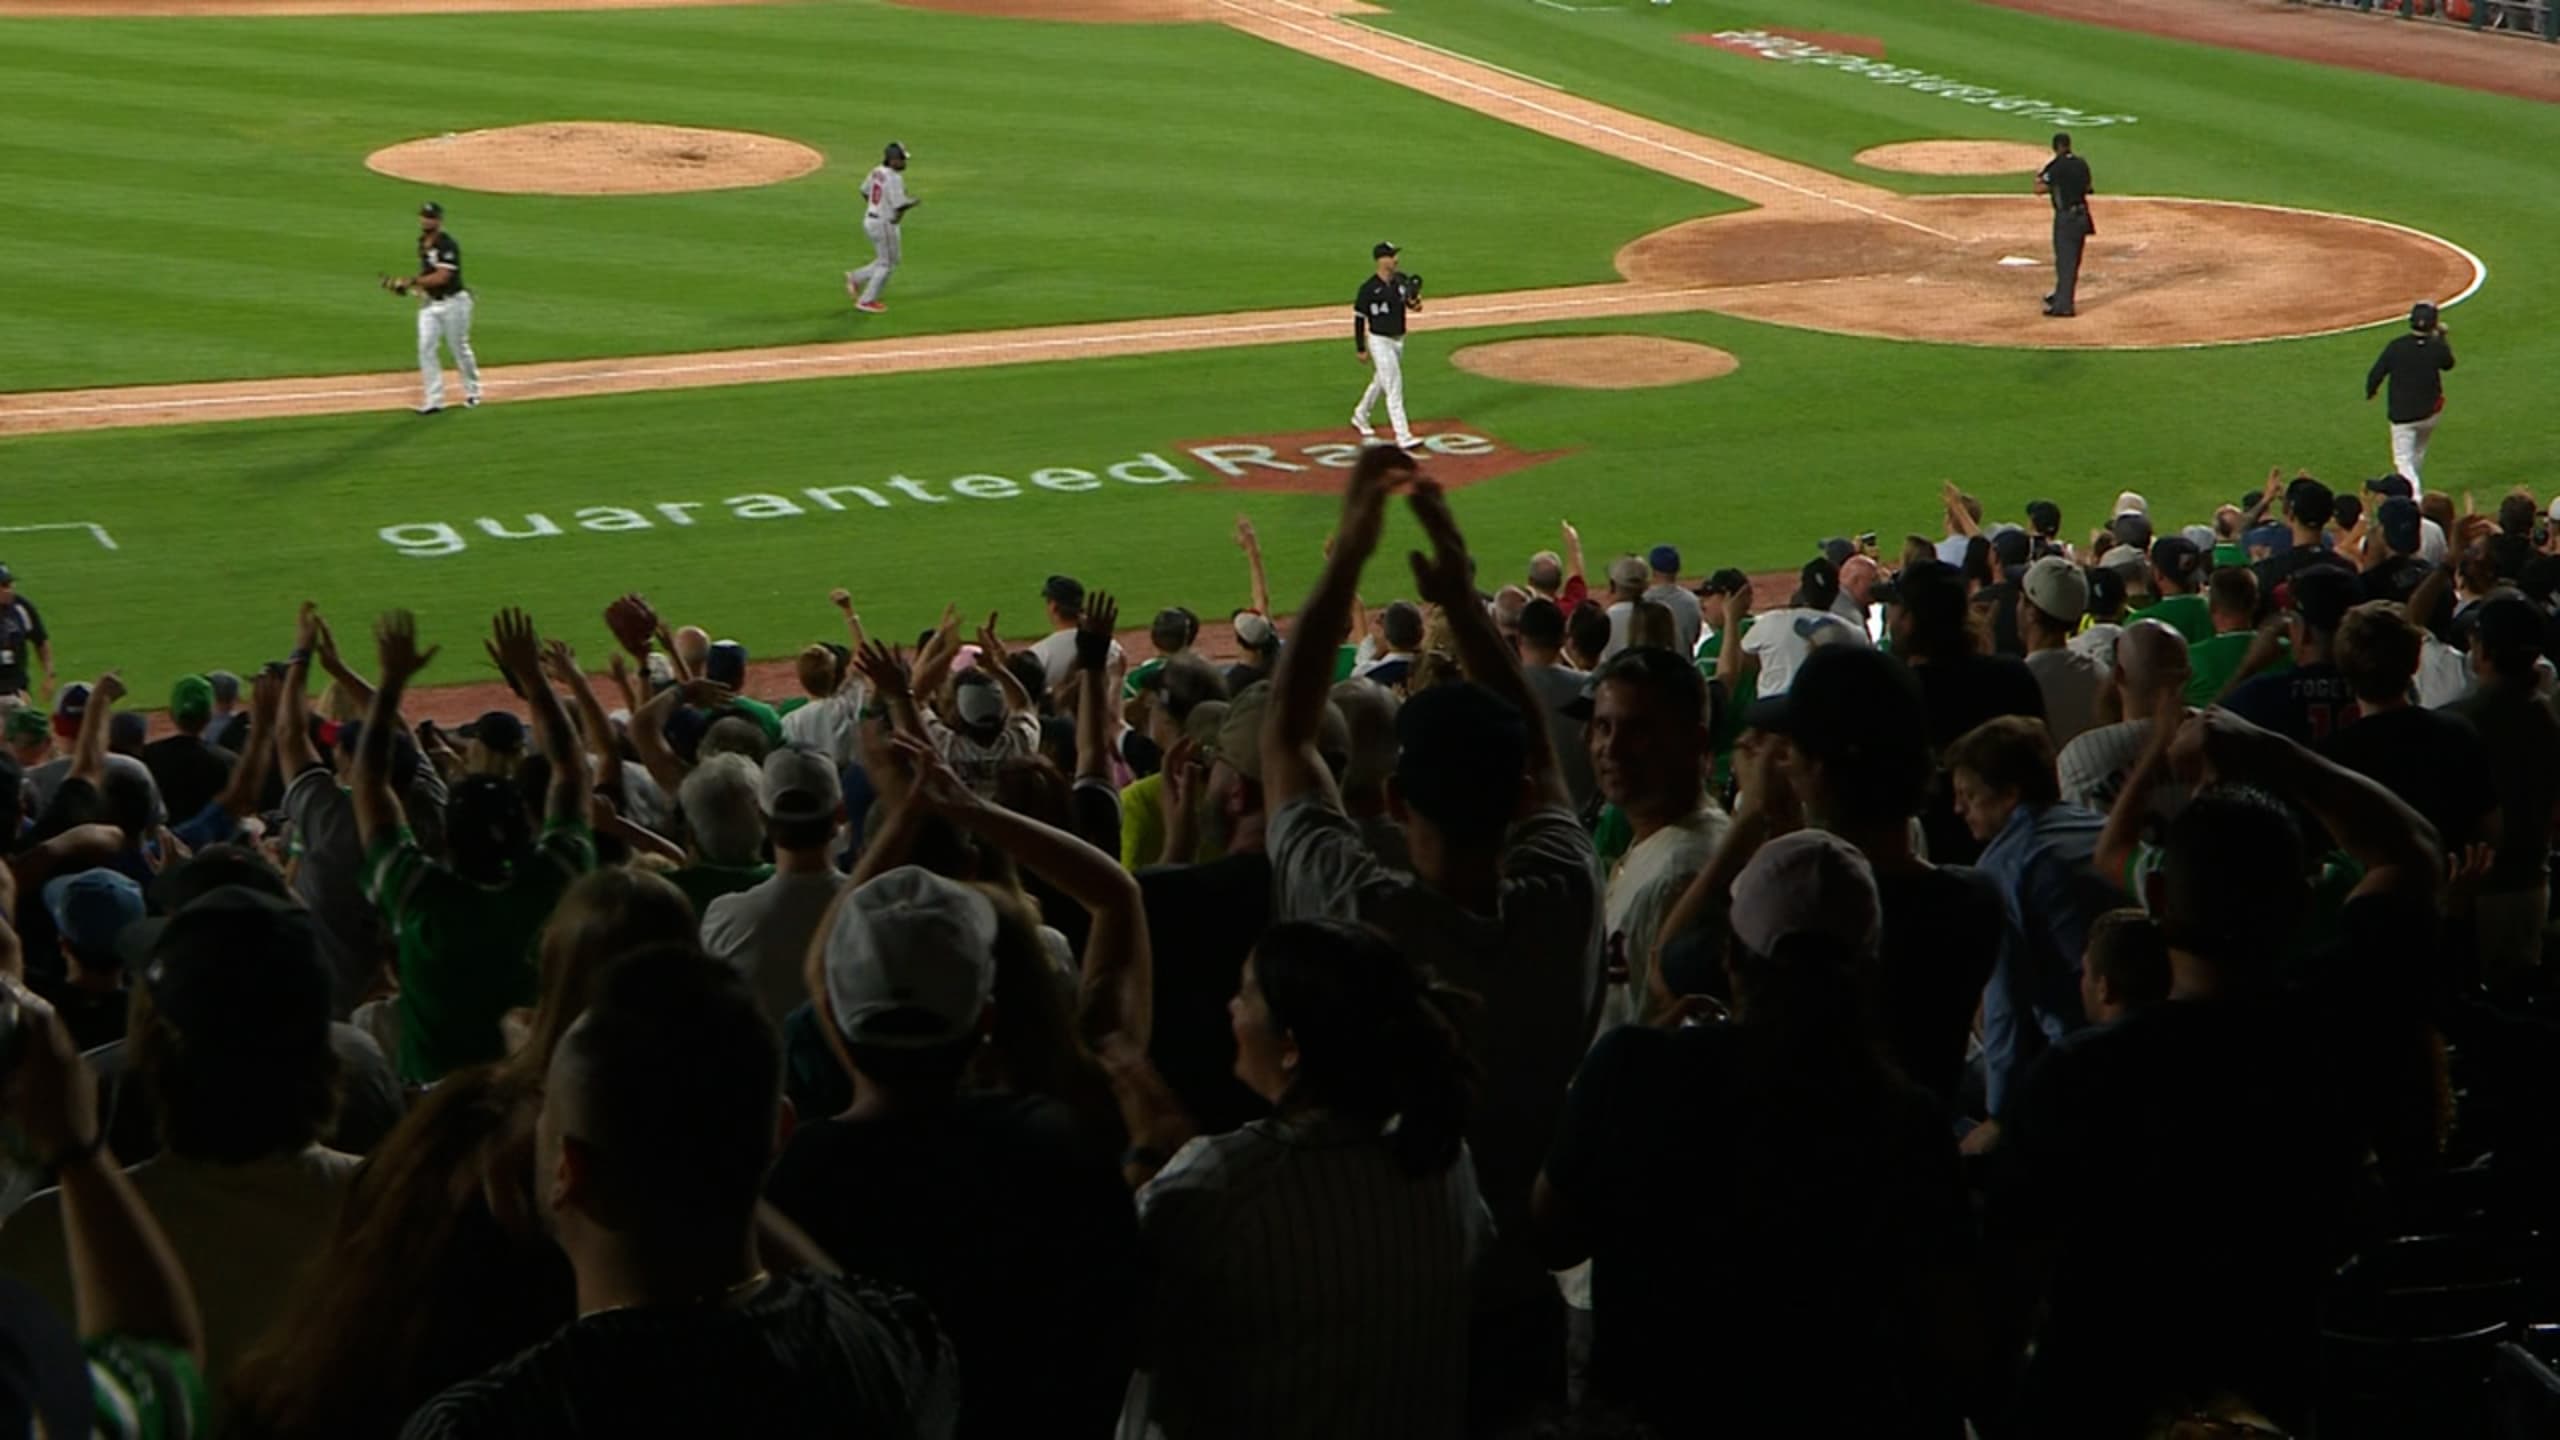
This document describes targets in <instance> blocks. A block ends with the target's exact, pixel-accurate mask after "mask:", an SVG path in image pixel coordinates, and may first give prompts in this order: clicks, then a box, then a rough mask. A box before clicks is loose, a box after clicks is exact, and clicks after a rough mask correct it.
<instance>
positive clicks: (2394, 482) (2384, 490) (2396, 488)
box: [2364, 475, 2418, 500]
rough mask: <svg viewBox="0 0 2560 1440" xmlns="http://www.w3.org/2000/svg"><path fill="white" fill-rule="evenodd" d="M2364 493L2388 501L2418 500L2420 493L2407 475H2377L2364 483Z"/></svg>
mask: <svg viewBox="0 0 2560 1440" xmlns="http://www.w3.org/2000/svg"><path fill="white" fill-rule="evenodd" d="M2364 493H2366V494H2367V495H2379V496H2382V497H2383V498H2384V499H2386V500H2412V499H2415V498H2417V493H2418V492H2417V488H2416V487H2415V486H2413V485H2411V484H2410V483H2409V477H2408V476H2406V475H2376V476H2374V477H2373V478H2372V479H2370V480H2367V481H2366V482H2364Z"/></svg>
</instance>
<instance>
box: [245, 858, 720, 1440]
mask: <svg viewBox="0 0 2560 1440" xmlns="http://www.w3.org/2000/svg"><path fill="white" fill-rule="evenodd" d="M698 923H699V922H698V921H697V920H696V919H695V916H694V911H693V906H692V904H691V902H689V901H687V900H686V899H685V898H684V895H683V894H682V893H681V892H680V891H678V890H677V889H676V888H675V886H673V885H672V884H669V883H668V882H667V881H666V880H664V879H661V878H659V877H658V876H655V875H650V874H647V873H644V872H641V871H637V870H628V869H616V870H598V871H595V872H594V873H592V874H589V875H586V876H584V877H582V878H581V879H579V880H578V882H577V883H576V884H574V885H572V886H570V887H569V889H568V891H567V892H566V893H565V894H563V895H562V896H561V897H560V904H559V907H558V908H557V909H555V910H554V911H553V912H552V915H551V919H550V922H549V923H548V924H546V925H545V926H544V927H543V931H542V941H541V945H540V954H541V967H542V991H541V997H542V998H541V1001H540V1003H539V1004H537V1005H536V1006H535V1007H534V1010H533V1013H532V1016H531V1018H530V1020H529V1021H528V1022H527V1023H526V1025H525V1027H524V1034H525V1040H524V1043H523V1045H522V1046H521V1047H520V1048H518V1049H517V1050H516V1052H515V1053H514V1054H513V1055H511V1056H509V1057H508V1058H507V1059H505V1060H501V1061H497V1062H494V1063H492V1064H488V1065H482V1066H477V1067H474V1068H472V1069H469V1070H461V1071H456V1072H454V1073H453V1074H450V1075H447V1076H446V1077H445V1078H444V1079H443V1080H442V1081H441V1082H440V1083H438V1084H437V1085H436V1086H435V1087H434V1088H433V1089H431V1090H429V1091H428V1092H427V1093H426V1095H425V1097H424V1098H423V1099H421V1100H420V1101H419V1102H418V1105H417V1107H416V1108H415V1109H413V1110H411V1111H410V1112H409V1114H408V1116H407V1117H406V1118H405V1119H403V1120H402V1121H401V1122H400V1125H399V1127H398V1128H396V1129H394V1130H393V1131H392V1132H391V1134H390V1135H389V1136H388V1137H387V1138H385V1139H384V1140H383V1142H382V1144H381V1145H380V1146H379V1147H378V1148H376V1149H375V1151H374V1153H373V1156H372V1158H371V1159H370V1160H369V1161H368V1162H367V1163H366V1166H365V1168H364V1170H363V1171H361V1172H359V1173H358V1175H357V1176H356V1180H355V1184H354V1187H353V1188H352V1189H351V1190H350V1191H349V1192H348V1195H347V1201H346V1208H345V1210H344V1211H343V1213H342V1214H341V1215H340V1217H339V1222H338V1231H337V1235H336V1236H335V1238H334V1239H333V1240H332V1242H331V1245H330V1248H329V1251H328V1253H327V1255H326V1256H325V1257H323V1258H322V1259H321V1260H319V1261H317V1262H316V1263H314V1264H313V1265H312V1267H311V1268H310V1269H309V1270H308V1271H306V1272H305V1273H304V1275H303V1278H302V1281H301V1283H300V1286H299V1288H298V1289H297V1291H296V1293H295V1295H294V1297H293V1299H292V1301H291V1302H290V1303H289V1305H288V1307H287V1309H286V1311H285V1316H284V1318H283V1319H282V1320H280V1321H278V1322H277V1324H276V1326H275V1328H274V1329H272V1330H270V1331H269V1332H268V1333H267V1335H266V1338H265V1339H264V1340H263V1341H262V1342H261V1343H260V1344H259V1345H258V1347H257V1348H256V1349H255V1350H254V1351H252V1352H251V1353H250V1355H249V1356H248V1357H247V1358H246V1359H244V1360H243V1361H242V1362H241V1365H240V1368H239V1370H238V1372H237V1378H236V1379H235V1381H234V1382H233V1385H232V1387H231V1395H230V1404H231V1413H232V1416H233V1419H234V1422H235V1427H236V1430H237V1432H238V1433H241V1434H245V1435H254V1436H271V1437H278V1440H284V1437H295V1440H372V1437H378V1436H379V1437H388V1436H393V1435H397V1434H398V1433H399V1431H400V1427H401V1425H402V1424H403V1423H405V1422H406V1421H407V1420H408V1418H409V1414H410V1412H411V1411H413V1410H415V1409H417V1408H418V1406H419V1405H420V1404H422V1403H424V1402H425V1401H426V1400H427V1399H428V1398H429V1397H430V1396H432V1395H434V1394H435V1393H436V1392H437V1391H439V1390H442V1389H443V1388H444V1387H446V1386H448V1385H451V1384H453V1383H454V1382H456V1381H459V1380H465V1379H468V1378H470V1377H471V1376H474V1375H477V1374H479V1373H481V1372H482V1371H484V1370H487V1369H489V1368H490V1367H491V1366H493V1365H496V1364H498V1363H499V1362H501V1361H504V1360H507V1359H509V1358H511V1357H513V1356H514V1355H516V1354H517V1353H518V1352H519V1351H521V1350H523V1349H525V1348H526V1347H528V1346H530V1345H532V1344H534V1343H535V1342H536V1341H539V1340H541V1339H542V1338H543V1337H545V1336H547V1335H549V1334H550V1333H551V1332H552V1331H554V1330H557V1329H558V1328H559V1327H560V1326H562V1325H564V1324H566V1323H567V1322H569V1321H570V1320H572V1319H575V1318H576V1315H577V1287H576V1280H575V1277H574V1276H573V1275H572V1274H571V1273H570V1270H569V1262H568V1261H567V1259H566V1258H564V1257H563V1256H562V1255H561V1254H560V1251H559V1249H558V1248H557V1247H556V1246H554V1245H553V1244H552V1242H551V1240H550V1238H549V1237H548V1236H547V1235H546V1234H544V1232H543V1230H542V1226H541V1222H540V1219H539V1214H540V1207H539V1205H538V1203H537V1198H536V1197H535V1196H534V1195H533V1194H532V1193H531V1191H530V1188H529V1187H530V1186H531V1184H532V1182H533V1163H532V1160H533V1121H534V1114H535V1111H536V1110H537V1109H538V1108H539V1103H540V1099H541V1084H542V1077H543V1075H544V1073H545V1072H546V1071H547V1070H548V1069H549V1068H550V1064H551V1055H552V1052H553V1051H554V1050H556V1049H557V1048H558V1047H559V1044H560V1037H561V1036H562V1035H564V1034H566V1033H567V1032H568V1029H569V1026H570V1024H571V1023H572V1022H574V1021H575V1020H576V1019H577V1018H578V1016H579V1014H580V1013H581V1012H583V1011H584V1010H585V1009H586V1006H587V1000H588V997H589V996H590V995H592V994H593V993H594V990H595V986H596V981H597V979H598V977H600V976H601V975H602V974H603V973H604V971H605V970H606V968H607V967H608V966H610V965H611V964H612V963H613V962H614V961H615V960H617V959H619V958H621V957H622V956H625V955H628V954H630V953H632V952H633V951H635V950H639V949H643V948H645V947H647V946H649V945H651V944H653V943H657V942H662V941H664V940H666V939H667V938H668V937H669V936H689V935H691V934H693V933H694V931H695V929H696V927H697V925H698Z"/></svg>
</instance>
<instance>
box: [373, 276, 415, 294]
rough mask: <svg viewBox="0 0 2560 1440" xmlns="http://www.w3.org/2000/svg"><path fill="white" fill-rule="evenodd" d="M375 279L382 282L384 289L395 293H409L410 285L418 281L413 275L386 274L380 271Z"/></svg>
mask: <svg viewBox="0 0 2560 1440" xmlns="http://www.w3.org/2000/svg"><path fill="white" fill-rule="evenodd" d="M374 279H375V280H377V281H378V282H380V284H381V286H382V288H383V289H385V290H388V291H390V292H391V293H392V294H394V295H406V294H408V293H409V289H410V287H411V286H413V285H415V284H416V283H417V281H416V279H415V278H413V277H411V276H407V275H384V274H380V273H378V272H377V273H376V274H375V276H374Z"/></svg>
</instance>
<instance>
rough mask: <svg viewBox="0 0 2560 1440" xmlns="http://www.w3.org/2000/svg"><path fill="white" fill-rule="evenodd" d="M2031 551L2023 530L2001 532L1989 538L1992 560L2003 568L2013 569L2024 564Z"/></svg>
mask: <svg viewBox="0 0 2560 1440" xmlns="http://www.w3.org/2000/svg"><path fill="white" fill-rule="evenodd" d="M2032 549H2033V545H2032V542H2031V540H2030V537H2029V536H2028V534H2027V532H2026V531H2024V530H2003V531H2001V532H2000V533H1999V534H1997V535H1994V536H1992V537H1991V554H1992V558H1994V559H1996V560H1998V561H1999V562H2000V564H2001V565H2002V566H2003V567H2004V568H2011V569H2014V568H2016V567H2017V566H2020V565H2024V564H2026V563H2027V559H2028V556H2029V554H2030V553H2031V551H2032Z"/></svg>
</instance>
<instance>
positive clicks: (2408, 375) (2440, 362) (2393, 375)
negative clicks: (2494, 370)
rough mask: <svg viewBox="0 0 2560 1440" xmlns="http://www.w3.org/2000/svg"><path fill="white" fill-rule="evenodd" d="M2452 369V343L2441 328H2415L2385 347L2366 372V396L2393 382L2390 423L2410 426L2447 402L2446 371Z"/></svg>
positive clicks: (2371, 395) (2369, 396)
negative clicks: (2422, 329) (2386, 382)
mask: <svg viewBox="0 0 2560 1440" xmlns="http://www.w3.org/2000/svg"><path fill="white" fill-rule="evenodd" d="M2452 368H2453V344H2452V342H2451V341H2449V340H2447V339H2445V338H2444V334H2443V332H2442V331H2437V330H2425V331H2420V330H2412V331H2410V332H2409V333H2408V334H2406V335H2403V336H2401V337H2399V338H2398V339H2396V340H2393V341H2392V342H2391V343H2390V344H2388V345H2385V346H2383V347H2382V354H2381V356H2380V357H2379V358H2377V359H2376V360H2375V361H2374V362H2373V368H2372V369H2371V370H2368V371H2366V372H2365V377H2364V398H2366V399H2367V400H2370V399H2372V398H2373V392H2374V391H2376V390H2379V389H2381V388H2382V382H2383V381H2384V380H2385V379H2388V380H2389V381H2390V382H2391V398H2390V400H2389V401H2388V402H2387V403H2388V404H2389V406H2390V410H2391V423H2392V424H2394V425H2411V424H2415V423H2416V422H2418V421H2420V420H2424V419H2426V418H2427V417H2428V416H2430V415H2433V414H2434V413H2436V410H2437V408H2438V407H2439V406H2441V405H2442V404H2443V403H2444V372H2445V371H2447V370H2450V369H2452Z"/></svg>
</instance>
